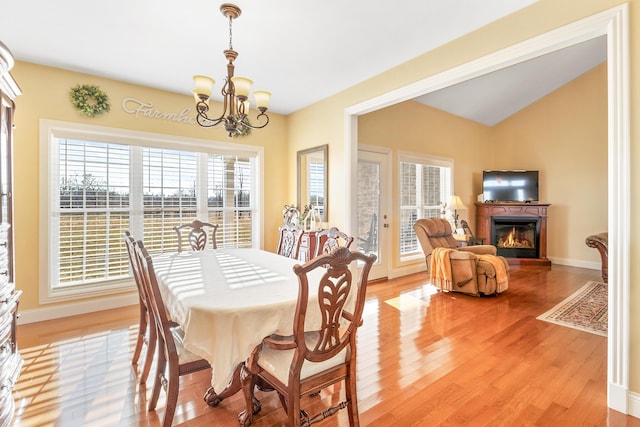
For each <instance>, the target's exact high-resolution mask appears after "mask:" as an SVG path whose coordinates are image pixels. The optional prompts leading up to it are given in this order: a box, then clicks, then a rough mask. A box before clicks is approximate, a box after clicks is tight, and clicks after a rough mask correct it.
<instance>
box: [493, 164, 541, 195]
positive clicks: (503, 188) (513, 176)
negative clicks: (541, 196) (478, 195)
mask: <svg viewBox="0 0 640 427" xmlns="http://www.w3.org/2000/svg"><path fill="white" fill-rule="evenodd" d="M482 194H483V196H484V201H485V202H537V201H538V171H525V170H485V171H483V172H482Z"/></svg>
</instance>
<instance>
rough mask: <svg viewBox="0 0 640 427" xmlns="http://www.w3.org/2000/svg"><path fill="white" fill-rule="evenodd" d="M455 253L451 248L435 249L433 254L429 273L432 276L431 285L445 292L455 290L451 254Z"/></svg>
mask: <svg viewBox="0 0 640 427" xmlns="http://www.w3.org/2000/svg"><path fill="white" fill-rule="evenodd" d="M452 251H455V249H451V248H435V249H434V250H433V252H431V262H430V265H429V272H430V274H431V284H432V285H433V286H436V287H438V288H440V289H442V290H443V291H451V290H452V289H453V274H451V260H450V259H449V254H450V253H451V252H452Z"/></svg>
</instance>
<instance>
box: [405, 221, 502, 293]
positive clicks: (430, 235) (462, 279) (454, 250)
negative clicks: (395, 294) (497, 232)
mask: <svg viewBox="0 0 640 427" xmlns="http://www.w3.org/2000/svg"><path fill="white" fill-rule="evenodd" d="M413 229H414V230H415V232H416V235H417V237H418V241H419V242H420V245H421V246H422V251H423V252H424V255H425V261H426V263H427V270H428V271H429V273H430V276H431V283H432V284H433V285H435V286H437V287H439V288H440V289H442V290H445V291H455V292H462V293H466V294H470V295H475V296H480V295H492V294H498V293H501V292H504V291H505V290H507V288H508V287H509V284H508V278H509V264H508V263H507V260H506V259H505V258H504V257H502V256H498V255H497V249H496V247H495V246H493V245H476V246H465V247H458V242H457V241H456V239H455V238H454V237H453V235H452V231H451V224H450V223H449V221H447V220H446V219H443V218H423V219H419V220H417V221H416V222H415V224H414V225H413ZM436 248H447V249H450V250H448V251H442V250H439V251H436V252H437V253H436V254H435V256H437V257H438V259H437V260H435V259H432V258H433V256H434V250H435V249H436ZM445 252H446V253H445ZM442 262H445V263H447V265H439V264H438V263H442ZM433 265H435V266H436V267H442V268H436V269H437V270H439V271H433V270H434V268H432V266H433ZM441 271H445V272H446V275H449V276H450V277H441V276H440V272H441Z"/></svg>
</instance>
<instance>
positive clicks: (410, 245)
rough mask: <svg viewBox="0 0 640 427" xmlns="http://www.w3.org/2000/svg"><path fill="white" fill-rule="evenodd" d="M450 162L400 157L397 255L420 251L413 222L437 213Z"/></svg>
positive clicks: (447, 183)
mask: <svg viewBox="0 0 640 427" xmlns="http://www.w3.org/2000/svg"><path fill="white" fill-rule="evenodd" d="M452 168H453V162H452V161H447V160H442V159H431V158H428V157H424V158H421V157H419V156H418V157H416V156H407V155H404V156H401V158H400V257H401V259H402V257H406V256H409V255H412V254H416V253H418V252H419V251H420V248H419V244H418V239H417V237H416V234H415V232H414V230H413V224H414V223H415V222H416V220H417V219H418V218H436V217H439V216H440V213H441V210H442V202H444V201H446V200H449V196H450V194H451V176H452V174H451V170H452Z"/></svg>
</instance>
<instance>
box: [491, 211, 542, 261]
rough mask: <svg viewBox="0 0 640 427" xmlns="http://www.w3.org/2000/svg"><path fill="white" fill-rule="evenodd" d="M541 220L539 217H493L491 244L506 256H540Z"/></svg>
mask: <svg viewBox="0 0 640 427" xmlns="http://www.w3.org/2000/svg"><path fill="white" fill-rule="evenodd" d="M539 241H540V221H539V219H538V218H534V217H532V218H519V217H501V216H493V217H491V240H490V242H489V243H490V244H492V245H493V246H495V247H496V248H497V249H498V255H502V256H503V257H505V258H538V256H539V253H540V251H539V249H538V242H539Z"/></svg>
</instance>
